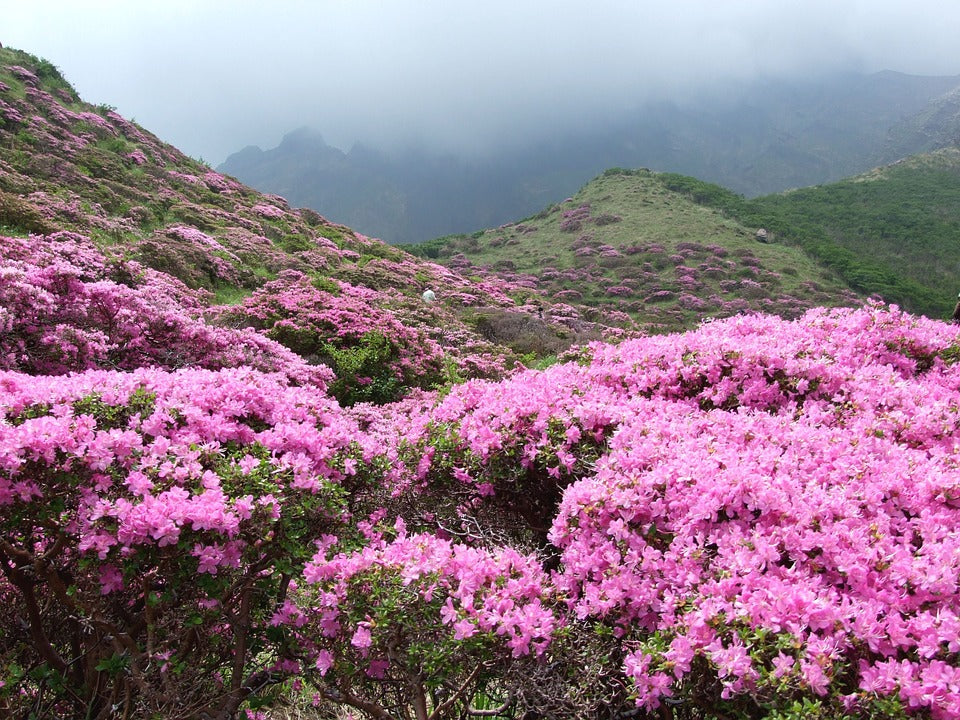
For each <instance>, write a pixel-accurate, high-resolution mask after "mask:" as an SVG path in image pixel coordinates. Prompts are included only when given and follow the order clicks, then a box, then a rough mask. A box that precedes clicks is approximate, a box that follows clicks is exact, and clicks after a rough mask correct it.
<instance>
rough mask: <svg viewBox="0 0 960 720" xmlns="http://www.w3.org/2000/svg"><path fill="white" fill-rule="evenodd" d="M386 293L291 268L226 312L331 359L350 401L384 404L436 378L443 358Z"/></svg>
mask: <svg viewBox="0 0 960 720" xmlns="http://www.w3.org/2000/svg"><path fill="white" fill-rule="evenodd" d="M385 300H386V296H384V295H383V294H381V293H379V292H378V291H375V290H370V289H367V288H363V287H357V286H354V285H350V284H348V283H344V282H337V281H332V282H331V281H324V282H321V283H316V284H314V283H312V282H311V280H310V278H309V277H308V276H306V275H305V274H303V273H298V272H295V271H286V272H285V273H283V274H282V276H281V278H279V279H278V280H276V281H274V282H271V283H267V284H266V285H265V286H264V287H263V288H262V290H260V291H258V292H256V293H255V294H254V295H253V296H251V297H249V298H247V299H246V300H245V301H244V302H243V304H242V305H240V306H237V307H233V308H227V309H225V310H224V311H223V313H222V316H221V317H222V321H223V322H225V323H228V324H231V325H234V326H247V327H252V328H254V329H256V330H259V331H262V332H263V333H264V334H265V335H266V336H267V337H268V338H271V339H273V340H276V341H277V342H279V343H281V344H282V345H284V346H286V347H287V348H289V349H290V350H292V351H293V352H295V353H297V354H298V355H300V356H301V357H304V358H306V359H307V360H308V361H310V362H313V363H324V364H327V365H329V366H330V367H331V368H332V369H333V371H334V374H335V376H336V380H335V382H334V384H333V385H332V386H331V391H332V392H333V393H334V395H335V396H336V397H337V398H338V399H339V400H340V401H341V402H343V403H344V404H347V405H352V404H355V403H356V402H359V401H370V402H377V403H384V402H389V401H392V400H397V399H399V398H400V397H401V396H403V395H404V394H405V393H406V392H407V390H408V389H409V388H411V387H420V388H428V387H431V386H432V385H434V384H436V383H438V382H439V381H440V379H441V377H442V373H443V357H444V354H443V351H442V350H441V348H440V347H439V345H437V343H436V342H434V341H433V340H432V339H431V338H429V337H427V336H426V335H425V334H423V333H422V332H419V331H417V330H416V329H413V328H411V327H409V326H407V325H404V324H403V323H401V322H400V321H399V320H398V319H397V317H396V316H395V314H394V313H393V312H391V311H390V310H389V309H387V308H385V307H384V304H385V303H384V301H385Z"/></svg>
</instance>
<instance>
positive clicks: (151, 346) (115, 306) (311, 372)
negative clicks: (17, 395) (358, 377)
mask: <svg viewBox="0 0 960 720" xmlns="http://www.w3.org/2000/svg"><path fill="white" fill-rule="evenodd" d="M0 260H2V264H0V330H2V332H0V368H2V369H10V370H20V371H23V372H28V373H38V374H39V373H42V374H61V373H66V372H70V371H78V370H86V369H90V368H96V367H108V368H121V369H133V368H137V367H142V366H145V365H152V366H163V367H168V368H175V367H183V366H194V367H205V368H212V369H217V368H225V367H233V366H237V365H252V366H253V367H256V368H258V369H261V370H266V371H280V372H284V373H286V374H287V375H288V376H289V377H290V378H292V379H295V380H297V381H298V382H310V383H316V384H318V385H319V386H321V387H324V386H325V385H326V382H327V381H328V380H329V379H331V375H330V372H329V370H328V369H327V368H325V367H323V366H315V367H311V366H308V365H307V364H306V362H304V361H303V360H302V359H301V358H299V357H297V356H296V355H294V354H293V353H291V352H290V351H288V350H287V349H286V348H284V347H282V346H281V345H279V344H277V343H275V342H272V341H270V340H269V339H267V338H265V337H263V336H260V335H257V334H256V333H253V332H250V331H241V330H231V329H227V328H219V327H213V326H210V325H208V324H206V323H204V322H203V321H202V319H200V317H199V316H200V313H201V312H202V309H203V305H202V302H201V300H200V296H199V295H197V294H195V293H192V292H191V291H189V290H188V289H187V288H186V287H184V286H183V285H182V284H180V283H179V282H177V281H176V280H174V279H173V278H171V277H169V276H168V275H164V274H162V273H157V272H154V271H152V270H148V269H145V268H142V267H141V266H139V265H138V264H137V263H134V262H111V261H109V260H108V259H107V258H106V257H105V256H104V255H103V254H102V253H101V252H100V251H99V250H97V249H96V248H95V247H94V246H93V245H92V244H91V243H90V242H89V240H88V239H87V238H85V237H83V236H80V235H76V234H73V233H56V234H53V235H50V236H47V237H39V236H34V237H31V238H28V239H23V238H3V247H2V248H0Z"/></svg>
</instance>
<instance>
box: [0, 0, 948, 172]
mask: <svg viewBox="0 0 960 720" xmlns="http://www.w3.org/2000/svg"><path fill="white" fill-rule="evenodd" d="M958 37H960V2H958V1H957V0H658V1H656V2H653V1H651V0H632V1H630V0H579V1H578V2H569V1H568V0H482V1H481V2H476V1H473V2H464V1H462V0H381V1H380V2H375V1H374V0H269V1H267V0H255V1H254V0H159V1H156V2H155V1H153V0H101V1H99V2H97V1H95V0H0V42H2V43H3V44H4V45H6V46H10V47H16V48H19V49H21V50H27V51H28V52H31V53H33V54H35V55H39V56H41V57H44V58H46V59H48V60H50V61H51V62H53V63H54V64H55V65H57V66H58V67H59V68H60V69H61V71H62V72H63V74H64V75H65V76H66V78H67V79H68V80H69V81H70V82H71V83H72V84H73V85H74V86H75V87H76V88H77V90H78V91H79V92H80V94H81V96H83V97H84V99H86V100H88V101H90V102H93V103H106V104H108V105H113V106H115V107H117V108H118V110H119V111H120V112H121V113H122V114H123V115H125V116H126V117H129V118H133V119H135V120H136V121H137V122H138V123H140V124H141V125H143V126H144V127H146V128H147V129H148V130H151V131H152V132H154V133H156V134H157V135H159V136H160V138H161V139H163V140H166V141H168V142H171V143H173V144H174V145H176V146H177V147H179V148H180V149H181V150H183V151H184V152H186V153H187V154H189V155H192V156H193V157H198V158H203V159H205V160H206V161H208V162H210V163H211V164H213V165H217V164H219V163H220V162H222V161H223V160H224V159H225V158H226V157H227V155H229V154H230V153H232V152H235V151H237V150H239V149H241V148H243V147H245V146H247V145H259V146H261V147H263V148H265V149H266V148H269V147H273V146H275V145H276V144H277V143H278V142H279V140H280V139H281V137H282V135H283V134H285V133H286V132H287V131H289V130H292V129H295V128H297V127H300V126H303V125H309V126H312V127H315V128H317V129H318V130H319V131H320V132H321V133H322V134H323V136H324V138H325V139H326V140H327V142H328V143H330V144H331V145H334V146H336V147H340V148H342V149H349V147H350V146H351V145H352V144H353V143H354V142H355V141H358V140H360V141H366V142H370V143H375V144H381V143H388V142H398V141H399V142H419V143H423V144H426V145H428V146H433V147H437V148H439V149H442V150H474V151H480V150H482V149H483V148H485V147H487V146H488V145H489V144H490V143H502V142H506V141H508V140H509V139H511V138H513V139H516V138H518V137H529V136H530V133H535V132H540V131H542V130H543V129H544V128H556V127H564V128H566V127H572V126H576V125H578V124H580V125H582V124H586V123H591V122H596V121H597V120H598V119H599V118H603V117H609V116H611V115H614V114H616V113H618V112H621V111H623V110H625V109H630V108H632V107H635V106H637V105H638V104H639V103H640V102H641V101H642V100H643V99H644V98H647V97H651V96H653V97H657V96H661V95H663V94H670V95H673V96H676V97H682V96H684V95H685V94H686V93H689V92H690V90H691V89H693V90H700V89H703V88H708V87H710V85H711V84H713V83H717V82H719V81H722V80H725V79H749V78H753V77H757V76H759V75H765V76H770V77H780V76H796V75H816V74H819V73H823V72H829V71H833V70H851V71H858V72H874V71H878V70H884V69H889V70H897V71H900V72H906V73H912V74H919V75H956V74H960V42H958V40H957V38H958Z"/></svg>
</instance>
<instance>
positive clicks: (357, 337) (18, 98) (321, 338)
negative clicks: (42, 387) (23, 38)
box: [0, 48, 602, 402]
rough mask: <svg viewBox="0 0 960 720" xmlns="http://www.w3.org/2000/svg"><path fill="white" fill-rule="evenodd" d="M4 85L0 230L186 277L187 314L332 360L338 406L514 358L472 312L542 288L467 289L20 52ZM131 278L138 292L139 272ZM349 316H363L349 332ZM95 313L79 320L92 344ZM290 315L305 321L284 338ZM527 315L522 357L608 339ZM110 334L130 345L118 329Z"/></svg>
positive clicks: (594, 329) (99, 263) (2, 56)
mask: <svg viewBox="0 0 960 720" xmlns="http://www.w3.org/2000/svg"><path fill="white" fill-rule="evenodd" d="M0 83H2V84H0V123H2V124H0V133H2V140H3V142H2V143H0V231H3V232H4V233H6V234H8V235H26V234H28V233H34V234H44V235H49V234H51V233H55V232H62V231H69V232H71V233H73V235H71V236H70V237H71V238H73V241H75V242H80V243H82V244H83V246H84V248H85V249H84V250H83V252H89V253H92V254H93V255H97V254H102V257H100V258H99V259H97V260H91V262H92V263H93V265H92V266H93V267H96V268H97V270H96V273H97V275H96V278H97V279H103V280H108V279H109V278H108V277H107V275H105V274H104V273H108V271H109V268H112V267H114V266H115V265H116V263H121V262H135V263H139V266H140V267H145V268H148V269H150V270H152V271H156V272H159V273H163V274H166V275H169V276H172V278H175V281H176V282H179V283H182V284H183V286H184V287H183V288H182V291H178V292H180V296H182V297H184V298H186V297H187V295H189V296H190V297H191V300H190V307H191V308H192V309H191V311H190V312H191V313H192V316H191V319H190V320H189V322H197V323H201V324H203V323H212V324H213V326H214V327H225V326H228V327H231V328H243V327H246V328H251V329H253V330H255V331H259V332H260V333H262V334H263V335H265V336H266V337H268V338H269V339H271V340H276V341H279V342H280V343H282V344H283V345H284V346H286V348H287V349H288V350H293V351H294V352H296V353H299V354H300V355H301V356H303V357H304V358H305V361H307V362H310V363H318V362H324V363H326V364H329V365H331V366H332V367H334V368H335V369H336V368H337V367H339V368H341V370H343V372H344V373H345V374H346V375H345V376H344V377H342V378H340V380H342V381H343V383H345V385H343V386H341V387H339V390H338V397H340V398H341V399H342V400H345V401H349V402H356V401H358V400H363V399H375V400H380V401H382V400H384V399H390V398H392V397H395V396H396V394H397V393H399V392H401V391H402V388H404V387H405V386H406V384H409V383H410V382H414V381H415V384H419V385H421V386H424V387H426V386H429V385H431V384H433V383H437V382H442V380H443V378H444V377H445V374H447V375H450V376H451V377H457V376H458V375H463V376H466V377H469V376H472V375H476V374H481V375H496V374H499V373H502V372H503V371H504V370H505V369H506V368H507V367H510V366H512V365H513V364H514V363H515V362H516V360H517V355H516V353H515V352H514V351H513V350H511V349H510V348H508V347H506V346H495V345H493V344H492V343H490V342H489V341H488V340H487V339H485V338H484V337H482V336H481V335H480V334H479V333H478V332H477V331H476V328H475V327H473V326H472V325H469V324H467V322H466V321H467V320H470V321H472V317H468V316H467V315H466V309H467V307H468V306H478V307H491V308H498V309H499V311H500V312H502V313H504V314H505V315H507V316H511V317H512V316H513V315H515V314H516V315H517V317H518V318H520V319H529V313H524V312H523V311H522V310H521V308H522V307H523V306H524V305H525V303H526V302H527V299H528V298H530V297H531V296H533V295H535V294H536V293H535V292H534V291H532V290H531V289H529V288H527V287H522V286H518V285H511V284H509V283H499V284H497V285H485V284H482V283H481V284H478V283H475V282H473V281H471V280H469V279H467V278H465V277H463V276H461V275H458V274H456V273H452V272H450V271H449V270H447V269H445V268H442V267H440V266H438V265H435V264H433V263H424V262H420V261H417V260H415V259H414V258H412V257H411V256H410V255H408V254H406V253H404V252H403V251H401V250H398V249H395V248H393V247H391V246H389V245H386V244H384V243H382V242H380V241H379V240H373V239H370V238H368V237H366V236H364V235H362V234H360V233H357V232H354V231H353V230H351V229H350V228H348V227H346V226H343V225H339V224H337V223H333V222H330V221H328V220H326V219H325V218H323V217H322V216H320V215H318V214H317V213H315V212H313V211H310V210H295V209H292V208H291V207H290V206H289V204H288V203H287V202H286V200H285V199H283V198H281V197H279V196H267V195H262V194H260V193H258V192H256V191H254V190H252V189H250V188H248V187H246V186H244V185H242V184H240V183H238V182H237V181H235V180H233V179H232V178H229V177H226V176H224V175H221V174H220V173H217V172H214V171H212V170H210V168H208V167H206V166H204V165H202V164H201V163H198V162H196V161H194V160H192V159H191V158H188V157H186V156H184V155H183V154H182V153H180V152H179V151H177V150H176V149H175V148H172V147H170V146H168V145H166V144H164V143H162V142H161V141H160V140H158V139H157V138H156V137H155V136H153V135H151V134H150V133H149V132H147V131H146V130H144V129H143V128H140V127H139V126H137V125H136V124H134V123H131V122H129V121H127V120H125V119H124V118H122V117H121V116H119V115H118V114H117V113H115V112H113V111H112V109H110V108H108V107H93V106H90V105H88V104H86V103H84V102H82V101H81V100H80V99H79V98H78V97H77V95H76V93H75V92H74V91H73V89H72V88H71V87H70V86H69V85H68V84H67V83H66V82H65V81H64V79H63V77H62V76H61V75H60V73H59V71H58V70H57V69H56V68H55V67H54V66H53V65H51V64H49V63H46V62H44V61H40V60H38V59H37V58H33V57H31V56H29V55H27V54H25V53H20V52H18V51H15V50H12V49H9V48H6V49H2V50H0ZM53 254H54V255H55V252H54V253H53ZM45 257H46V256H45ZM44 262H46V261H44ZM109 272H112V271H109ZM41 274H42V273H41ZM121 274H122V273H121ZM128 275H129V279H128V280H127V282H128V283H129V284H131V285H132V286H137V283H138V282H139V280H138V279H137V278H138V277H139V276H138V275H137V272H133V273H132V274H130V273H128ZM150 277H151V278H154V277H159V276H150ZM90 279H91V280H92V279H94V278H93V277H91V278H90ZM38 281H39V280H38ZM151 282H152V280H151ZM426 287H433V288H435V289H436V290H437V291H438V295H439V301H438V302H435V303H431V304H429V305H428V304H426V303H424V302H423V301H422V300H421V297H420V296H421V293H422V292H423V290H424V289H425V288H426ZM132 289H134V290H137V287H133V288H132ZM137 292H144V288H139V290H137ZM211 293H212V295H211ZM154 294H155V293H154ZM147 295H150V293H147ZM278 298H279V300H278ZM277 302H279V306H277V305H276V303H277ZM218 305H223V307H218ZM349 318H354V319H359V318H366V319H367V322H365V323H362V324H357V325H356V326H354V325H352V324H351V323H350V322H348V319H349ZM375 319H376V320H379V321H380V322H379V323H376V322H372V321H373V320H375ZM100 320H101V319H97V318H93V317H90V318H87V319H85V320H83V321H82V324H83V325H84V327H83V328H81V330H82V332H83V333H85V337H89V336H90V335H89V334H90V333H91V332H93V331H94V329H93V328H92V327H91V326H92V325H96V323H97V322H100ZM76 322H81V320H79V319H78V320H76ZM183 322H188V321H187V320H186V319H184V320H183ZM296 322H300V323H306V329H304V328H301V330H300V331H298V332H297V333H291V332H289V331H288V330H289V328H288V326H289V325H290V324H292V323H296ZM524 323H525V324H524ZM524 323H521V324H523V325H524V327H525V328H526V329H525V330H523V333H522V334H525V335H527V336H529V337H530V338H534V340H531V341H529V342H525V343H521V344H520V345H518V347H519V346H521V345H522V347H523V348H524V349H523V352H535V353H537V352H540V353H541V354H542V353H544V352H555V351H557V350H558V349H562V348H563V347H566V346H567V345H569V344H570V343H571V342H573V341H575V340H576V339H577V338H594V337H599V336H600V334H601V332H602V327H601V326H599V325H595V324H591V323H589V322H586V321H581V320H579V319H573V318H569V317H567V318H565V322H564V323H563V324H553V323H548V322H540V321H537V320H535V321H533V322H532V323H530V322H526V321H524ZM67 324H68V325H69V323H67ZM25 327H26V326H25ZM373 327H376V328H377V329H376V331H374V330H373V329H372V328H373ZM388 331H389V332H388ZM385 332H387V333H388V337H386V338H382V337H380V335H382V334H383V333H385ZM371 333H373V334H371ZM561 335H562V337H560V336H561ZM124 337H126V336H124ZM23 342H28V340H26V339H24V340H23ZM29 342H33V341H32V340H30V341H29ZM111 342H112V343H113V345H115V346H122V345H123V344H124V341H122V340H121V339H120V338H119V336H118V337H117V338H113V339H112V341H111ZM94 356H96V353H94V355H92V356H89V357H88V359H87V360H84V361H82V362H81V361H80V360H77V362H78V363H80V365H78V366H77V367H74V368H73V369H80V366H82V365H83V363H86V362H88V361H89V362H94V360H91V359H90V358H91V357H94ZM85 357H87V356H85ZM96 357H99V356H96ZM108 361H109V358H106V357H101V358H100V359H99V360H97V362H108ZM422 362H426V365H418V363H422ZM417 369H419V370H421V371H422V372H420V373H419V374H418V373H417V372H416V370H417ZM371 373H372V375H371ZM371 377H373V382H371V380H370V378H371ZM381 381H382V385H383V387H380V386H379V385H380V384H381ZM356 382H360V383H361V385H357V384H356ZM363 383H366V385H363Z"/></svg>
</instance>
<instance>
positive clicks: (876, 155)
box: [218, 71, 960, 243]
mask: <svg viewBox="0 0 960 720" xmlns="http://www.w3.org/2000/svg"><path fill="white" fill-rule="evenodd" d="M958 138H960V76H950V77H921V76H912V75H905V74H902V73H896V72H889V71H886V72H880V73H874V74H870V75H837V76H831V77H827V78H823V79H820V80H816V81H813V80H809V81H782V80H778V81H775V80H762V81H757V82H754V83H751V84H729V85H726V86H723V87H719V86H718V87H715V88H713V89H712V91H711V92H710V93H709V94H707V95H704V96H701V97H699V98H697V99H696V100H693V101H686V102H682V103H681V102H667V101H663V102H659V103H651V104H647V105H645V106H643V107H642V108H641V109H640V110H638V111H637V112H636V113H635V114H633V115H632V116H630V117H623V118H615V119H609V120H605V121H604V122H603V124H601V125H599V126H598V127H597V129H596V130H595V131H593V132H590V133H585V132H584V133H580V134H569V135H566V136H559V135H555V134H551V131H550V130H549V129H545V130H544V135H543V137H542V138H540V139H538V140H537V141H536V142H533V143H530V144H528V145H526V146H523V147H522V148H521V149H520V150H516V149H511V150H507V149H503V150H500V151H495V152H493V153H492V154H491V155H490V156H488V157H487V158H486V159H485V160H483V161H478V160H467V159H464V158H460V157H457V156H454V155H432V154H430V153H429V152H428V151H426V150H423V149H414V150H409V151H406V152H403V153H388V152H386V151H383V150H380V149H377V148H371V147H366V146H363V145H357V146H355V147H353V148H352V149H350V150H349V151H348V152H343V151H341V150H338V149H336V148H333V147H330V146H329V145H327V144H326V143H325V142H324V140H323V137H322V135H321V133H320V132H319V131H316V130H311V129H308V128H301V129H299V130H296V131H293V132H291V133H289V134H288V135H287V136H286V137H284V139H283V141H282V142H281V143H280V145H279V146H277V147H276V148H272V149H267V150H263V149H261V148H258V147H255V146H251V147H247V148H244V149H243V150H241V151H239V152H237V153H234V154H233V155H231V156H230V157H229V158H227V160H226V161H225V162H224V163H223V164H222V165H221V166H220V167H219V168H218V169H219V170H220V171H221V172H225V173H228V174H230V175H233V176H235V177H237V178H239V179H241V180H242V181H244V182H245V183H248V184H250V185H252V186H254V187H257V188H258V189H260V190H262V191H265V192H273V193H277V194H280V195H282V196H284V197H285V198H287V199H288V200H289V201H290V202H291V203H293V204H294V205H297V206H304V207H311V208H314V209H316V210H317V211H318V212H321V213H324V214H325V215H327V216H329V217H331V218H333V219H335V220H337V221H338V222H343V223H345V224H347V225H349V226H351V227H355V228H357V229H359V230H361V231H362V232H365V233H367V234H369V235H373V236H376V237H381V238H383V239H385V240H387V241H389V242H392V243H408V242H421V241H423V240H426V239H429V238H432V237H438V236H441V235H447V234H450V233H458V232H471V231H474V230H477V229H479V228H484V227H494V226H497V225H500V224H503V223H505V222H510V221H513V220H515V219H516V218H518V217H525V216H527V215H530V214H532V213H535V212H537V211H538V210H539V209H540V208H542V207H544V206H545V205H547V204H548V203H550V202H553V201H555V199H556V198H560V197H565V196H567V195H570V194H572V193H573V192H575V191H576V189H577V188H579V187H580V186H581V185H582V184H583V183H584V182H586V181H587V180H588V179H589V178H591V177H595V176H596V175H597V174H599V173H601V172H603V170H605V169H606V168H610V167H648V168H651V169H654V170H658V171H669V172H677V173H681V174H685V175H693V176H696V177H698V178H701V179H703V180H706V181H709V182H714V183H718V184H721V185H723V186H724V187H728V188H730V189H732V190H734V191H735V192H738V193H742V194H745V195H747V196H756V195H763V194H768V193H773V192H779V191H782V190H786V189H790V188H796V187H804V186H808V185H816V184H821V183H825V182H832V181H834V180H840V179H841V178H844V177H848V176H850V175H854V174H856V173H860V172H864V171H867V170H869V169H870V168H873V167H876V166H878V165H881V164H885V163H890V162H893V161H895V160H897V159H899V158H901V157H904V156H907V155H912V154H915V153H918V152H927V151H930V150H934V149H937V148H940V147H946V146H948V145H951V144H954V143H956V142H957V140H958Z"/></svg>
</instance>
